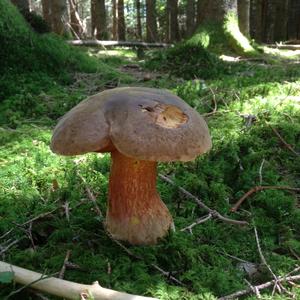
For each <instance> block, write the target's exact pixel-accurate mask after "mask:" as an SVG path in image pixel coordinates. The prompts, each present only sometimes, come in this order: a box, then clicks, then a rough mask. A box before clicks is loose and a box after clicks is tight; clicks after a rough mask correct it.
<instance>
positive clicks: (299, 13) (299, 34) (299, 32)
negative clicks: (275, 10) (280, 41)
mask: <svg viewBox="0 0 300 300" xmlns="http://www.w3.org/2000/svg"><path fill="white" fill-rule="evenodd" d="M288 39H289V40H298V39H300V2H299V0H290V1H289V20H288Z"/></svg>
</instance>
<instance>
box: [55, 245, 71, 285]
mask: <svg viewBox="0 0 300 300" xmlns="http://www.w3.org/2000/svg"><path fill="white" fill-rule="evenodd" d="M70 255H71V250H68V251H67V253H66V256H65V259H64V263H63V266H62V267H61V270H60V272H59V275H58V278H60V279H63V278H64V276H65V272H66V268H67V264H68V262H69V259H70Z"/></svg>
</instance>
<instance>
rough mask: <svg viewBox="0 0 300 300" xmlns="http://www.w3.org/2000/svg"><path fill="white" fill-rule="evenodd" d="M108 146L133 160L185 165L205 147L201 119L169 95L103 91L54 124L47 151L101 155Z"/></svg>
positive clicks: (205, 133)
mask: <svg viewBox="0 0 300 300" xmlns="http://www.w3.org/2000/svg"><path fill="white" fill-rule="evenodd" d="M111 143H112V144H113V145H114V147H115V148H117V150H118V151H119V152H121V153H122V154H124V155H126V156H129V157H134V158H137V159H139V160H152V161H175V160H181V161H188V160H193V159H194V158H195V157H196V156H197V155H199V154H201V153H204V152H206V151H208V150H209V149H210V148H211V139H210V135H209V131H208V128H207V125H206V123H205V121H204V120H203V118H202V117H201V116H200V115H199V114H198V113H197V112H196V111H195V110H193V109H192V108H191V107H190V106H189V105H188V104H187V103H185V102H184V101H182V100H181V99H180V98H179V97H177V96H175V95H173V94H172V93H170V92H168V91H165V90H159V89H152V88H138V87H126V88H116V89H112V90H107V91H104V92H102V93H99V94H96V95H94V96H92V97H89V98H88V99H86V100H84V101H82V102H81V103H79V104H78V105H77V106H75V107H74V108H73V109H72V110H70V111H69V112H68V113H67V114H66V115H65V116H64V117H63V118H62V119H61V120H60V122H59V123H58V125H57V126H56V128H55V130H54V133H53V137H52V141H51V149H52V151H53V152H55V153H58V154H62V155H77V154H84V153H87V152H94V151H95V152H104V151H105V149H106V148H107V147H109V145H111Z"/></svg>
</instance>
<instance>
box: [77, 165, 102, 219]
mask: <svg viewBox="0 0 300 300" xmlns="http://www.w3.org/2000/svg"><path fill="white" fill-rule="evenodd" d="M77 176H78V177H79V178H80V179H81V181H82V182H83V184H84V187H85V190H86V193H87V195H88V198H89V199H90V200H91V201H92V202H93V204H94V207H95V210H96V213H97V215H98V216H99V217H101V218H103V213H102V211H101V209H100V207H99V206H98V204H97V199H96V197H95V195H94V194H93V193H92V191H91V189H90V187H89V186H88V184H87V182H86V180H85V179H84V177H83V176H81V174H80V173H79V172H78V171H77Z"/></svg>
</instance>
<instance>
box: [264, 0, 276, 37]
mask: <svg viewBox="0 0 300 300" xmlns="http://www.w3.org/2000/svg"><path fill="white" fill-rule="evenodd" d="M275 15H276V6H275V3H274V0H267V1H265V6H264V16H265V19H264V28H263V30H264V34H263V41H264V42H266V43H273V42H274V30H275Z"/></svg>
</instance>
